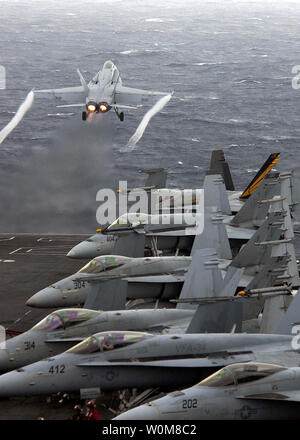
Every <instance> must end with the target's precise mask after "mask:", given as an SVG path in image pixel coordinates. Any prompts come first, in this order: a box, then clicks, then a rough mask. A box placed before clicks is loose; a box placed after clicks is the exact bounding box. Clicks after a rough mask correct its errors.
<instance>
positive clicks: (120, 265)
mask: <svg viewBox="0 0 300 440" xmlns="http://www.w3.org/2000/svg"><path fill="white" fill-rule="evenodd" d="M275 201H276V203H277V204H281V202H282V201H281V199H275ZM274 205H275V203H274ZM276 209H277V208H276ZM278 209H279V211H276V212H272V213H270V214H269V215H268V217H267V219H266V220H265V221H264V222H263V224H262V225H261V227H260V228H259V229H258V230H257V231H256V232H255V234H254V235H253V236H252V238H251V239H250V240H249V241H248V243H247V244H246V245H245V246H244V248H243V249H242V250H241V252H240V253H239V254H238V255H237V256H236V257H235V258H234V259H233V260H232V261H231V259H232V254H231V250H230V246H229V242H228V238H227V236H226V229H225V225H224V223H223V222H222V218H218V217H217V216H216V215H214V214H213V213H211V212H209V209H208V210H207V211H208V212H206V213H205V229H204V232H203V233H202V234H199V235H198V236H197V237H196V239H195V241H194V245H193V248H192V254H193V253H194V252H195V250H197V249H205V248H213V249H216V251H217V254H218V257H219V258H220V259H222V260H223V261H222V268H223V269H224V270H225V271H226V273H227V272H229V273H230V272H231V271H235V270H236V268H237V267H238V268H242V267H244V268H246V271H245V275H244V280H242V282H241V284H240V285H241V287H245V286H247V285H248V284H249V283H250V282H251V281H252V280H253V279H254V278H255V277H256V276H257V275H259V272H260V271H262V270H263V268H264V267H265V266H266V265H269V264H270V258H272V255H273V253H274V249H275V248H276V252H277V254H276V255H277V256H279V255H281V256H284V255H287V254H288V255H290V256H291V262H290V263H289V268H288V269H289V271H288V273H287V274H286V275H287V276H288V277H289V279H290V280H292V285H293V286H295V287H298V286H299V285H300V282H299V276H298V270H297V265H296V259H295V254H294V250H293V245H292V244H291V243H289V242H290V237H291V236H292V235H289V236H287V234H292V231H291V224H290V221H288V220H286V219H289V213H288V211H289V208H288V206H286V210H284V209H283V207H281V208H280V207H278ZM125 238H126V237H125ZM130 242H131V244H132V243H133V240H132V237H130ZM117 243H118V242H117ZM142 249H144V245H143V244H142ZM272 252H273V253H272ZM190 261H191V257H183V256H180V257H176V256H174V257H144V258H143V257H141V258H129V257H122V256H118V255H117V256H103V257H96V258H95V259H94V260H92V261H91V262H90V263H88V264H87V265H86V266H84V267H83V268H82V269H80V271H79V272H76V273H75V274H73V275H71V276H69V277H67V278H64V279H63V280H61V281H59V282H57V283H55V284H53V285H52V286H49V287H47V288H45V289H43V290H41V291H39V292H37V293H36V294H35V295H33V296H32V297H31V298H30V299H29V300H28V301H27V305H29V306H32V307H64V306H76V305H77V304H82V303H84V302H85V300H86V299H87V297H88V295H89V294H90V293H91V291H92V288H91V285H90V283H89V280H91V279H93V280H95V279H98V280H106V279H113V278H128V277H130V278H131V279H133V280H136V279H137V277H145V278H143V279H139V280H138V281H139V282H144V283H147V284H148V285H149V283H150V282H151V283H152V282H154V281H155V280H153V279H152V278H151V279H149V278H148V277H149V275H150V276H156V275H164V276H165V275H166V274H170V273H173V274H174V271H177V274H178V275H179V273H178V270H181V274H180V275H181V278H179V279H178V278H177V277H176V278H174V277H173V278H171V280H169V279H167V280H166V281H165V282H182V281H183V280H184V275H185V272H186V271H187V268H188V267H189V265H190ZM133 277H134V278H133ZM168 277H170V275H168ZM229 278H230V275H229ZM157 281H158V282H160V283H163V282H164V278H163V279H162V278H161V277H160V278H159V280H157ZM262 287H267V286H262ZM149 294H150V296H151V289H150V293H149ZM177 294H178V292H177V291H174V293H173V296H171V295H169V298H172V297H173V298H175V297H176V295H177ZM138 295H139V296H138V297H139V298H141V297H143V288H142V286H141V285H140V287H139V292H138ZM145 296H148V295H146V294H145ZM154 296H155V295H154V294H153V295H152V297H154ZM135 298H136V296H135ZM131 299H132V298H131ZM86 307H87V308H90V305H89V306H88V305H86Z"/></svg>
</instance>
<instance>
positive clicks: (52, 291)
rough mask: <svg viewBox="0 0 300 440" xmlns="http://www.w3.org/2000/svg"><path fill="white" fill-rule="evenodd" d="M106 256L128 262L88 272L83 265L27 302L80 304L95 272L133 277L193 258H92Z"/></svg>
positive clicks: (167, 270)
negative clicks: (79, 269) (77, 270)
mask: <svg viewBox="0 0 300 440" xmlns="http://www.w3.org/2000/svg"><path fill="white" fill-rule="evenodd" d="M105 258H106V259H120V260H124V264H122V265H119V266H117V267H110V268H109V270H103V271H102V272H93V273H87V272H84V269H81V271H80V272H76V273H75V274H73V275H70V276H69V277H67V278H64V279H62V280H60V281H58V282H56V283H54V284H52V285H51V286H49V287H46V288H45V289H42V290H40V291H39V292H37V293H36V294H34V295H33V296H32V297H31V298H30V299H29V300H28V301H27V305H28V306H31V307H45V308H47V307H51V308H53V307H65V306H76V305H78V304H83V303H84V302H85V300H86V298H87V296H88V294H89V293H90V292H91V289H92V287H91V284H90V283H89V282H88V280H89V279H90V278H92V277H95V275H97V278H98V279H99V280H101V279H103V280H105V279H107V278H110V277H119V278H127V277H129V278H131V277H139V276H150V275H160V274H167V273H170V272H172V271H174V270H175V271H176V270H178V269H183V270H185V269H187V268H188V266H189V264H190V262H191V257H181V256H180V257H175V256H174V257H143V258H128V257H122V256H113V255H112V256H107V257H105V256H102V257H97V258H95V259H94V260H92V262H96V263H97V262H98V261H102V260H103V259H105ZM127 258H128V260H127ZM90 263H91V262H90ZM90 263H89V264H90ZM78 278H80V280H78ZM85 280H87V281H85ZM139 297H140V296H139Z"/></svg>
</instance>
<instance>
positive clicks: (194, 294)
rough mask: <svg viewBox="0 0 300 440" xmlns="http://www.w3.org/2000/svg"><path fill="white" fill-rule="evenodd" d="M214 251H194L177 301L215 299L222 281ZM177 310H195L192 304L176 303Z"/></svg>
mask: <svg viewBox="0 0 300 440" xmlns="http://www.w3.org/2000/svg"><path fill="white" fill-rule="evenodd" d="M218 263H219V260H218V256H217V253H216V251H215V250H214V249H201V250H199V249H198V250H197V251H195V253H194V255H193V258H192V262H191V264H190V267H189V270H188V272H187V274H186V277H185V281H184V284H183V287H182V290H181V293H180V296H179V299H181V300H182V299H187V298H189V299H190V298H199V297H202V298H206V297H215V296H217V294H218V292H220V291H221V289H222V286H223V279H222V275H221V271H220V269H219V268H218ZM177 308H179V309H186V308H189V309H195V308H196V306H195V305H194V304H186V303H178V304H177Z"/></svg>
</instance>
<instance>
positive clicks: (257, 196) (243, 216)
mask: <svg viewBox="0 0 300 440" xmlns="http://www.w3.org/2000/svg"><path fill="white" fill-rule="evenodd" d="M278 176H279V173H272V174H269V175H267V176H266V177H265V178H264V180H263V182H262V184H261V185H260V186H259V188H258V189H257V191H255V192H254V194H252V195H251V196H250V197H249V199H248V200H246V201H245V204H244V205H243V206H242V207H241V209H240V210H239V211H238V213H237V214H236V215H235V216H234V218H233V219H232V221H231V222H230V224H232V225H235V226H242V227H250V228H251V227H259V226H261V225H262V223H263V222H264V220H265V218H266V216H267V213H268V209H269V206H270V202H269V201H270V199H272V198H273V196H274V195H275V192H276V190H277V189H278V184H279V182H278Z"/></svg>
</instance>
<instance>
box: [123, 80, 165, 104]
mask: <svg viewBox="0 0 300 440" xmlns="http://www.w3.org/2000/svg"><path fill="white" fill-rule="evenodd" d="M166 95H168V93H162V92H152V91H149V90H142V89H133V88H131V87H123V86H121V85H117V87H116V91H115V100H116V103H115V105H116V106H118V105H119V106H121V105H126V104H131V105H132V104H133V105H134V104H135V105H137V104H142V103H143V102H147V101H149V100H151V97H153V96H166Z"/></svg>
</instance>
